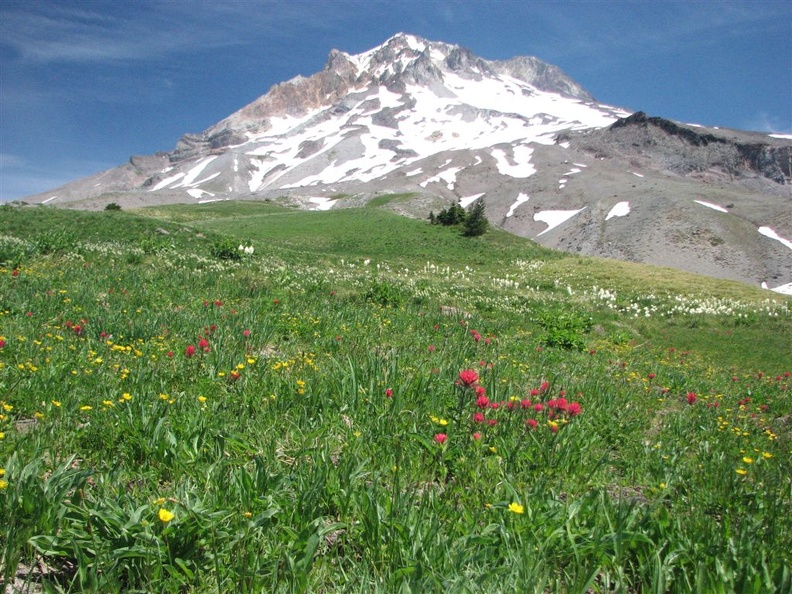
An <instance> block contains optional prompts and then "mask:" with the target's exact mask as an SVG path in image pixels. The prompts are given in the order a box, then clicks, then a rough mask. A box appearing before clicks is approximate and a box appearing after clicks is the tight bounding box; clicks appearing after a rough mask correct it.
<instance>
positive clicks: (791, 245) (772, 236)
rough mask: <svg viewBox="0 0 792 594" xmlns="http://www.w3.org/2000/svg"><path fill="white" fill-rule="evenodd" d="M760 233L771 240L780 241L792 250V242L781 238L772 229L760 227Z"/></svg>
mask: <svg viewBox="0 0 792 594" xmlns="http://www.w3.org/2000/svg"><path fill="white" fill-rule="evenodd" d="M758 231H759V233H761V234H762V235H764V236H765V237H769V238H770V239H775V240H776V241H780V242H781V243H782V244H783V245H785V246H786V247H788V248H789V249H790V250H792V241H790V240H788V239H785V238H783V237H781V236H780V235H779V234H778V233H776V232H775V231H774V230H773V229H772V228H770V227H759V229H758Z"/></svg>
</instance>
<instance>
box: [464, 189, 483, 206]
mask: <svg viewBox="0 0 792 594" xmlns="http://www.w3.org/2000/svg"><path fill="white" fill-rule="evenodd" d="M484 194H486V192H482V193H481V194H473V195H472V196H465V197H464V198H460V199H459V206H461V207H462V208H467V207H468V206H470V205H471V204H473V203H474V202H475V201H476V200H478V199H479V198H481V197H482V196H483V195H484Z"/></svg>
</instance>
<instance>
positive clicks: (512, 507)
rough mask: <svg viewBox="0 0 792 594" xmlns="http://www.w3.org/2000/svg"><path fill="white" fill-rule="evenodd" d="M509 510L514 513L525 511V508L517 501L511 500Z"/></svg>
mask: <svg viewBox="0 0 792 594" xmlns="http://www.w3.org/2000/svg"><path fill="white" fill-rule="evenodd" d="M509 511H510V512H512V513H515V514H523V513H525V508H524V507H523V506H522V505H520V504H519V503H515V502H512V503H510V504H509Z"/></svg>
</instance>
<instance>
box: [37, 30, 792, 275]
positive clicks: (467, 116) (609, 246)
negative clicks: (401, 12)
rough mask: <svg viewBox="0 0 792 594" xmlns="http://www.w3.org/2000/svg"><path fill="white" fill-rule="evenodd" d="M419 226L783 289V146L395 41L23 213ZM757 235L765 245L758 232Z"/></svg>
mask: <svg viewBox="0 0 792 594" xmlns="http://www.w3.org/2000/svg"><path fill="white" fill-rule="evenodd" d="M405 192H407V193H413V194H414V198H413V199H412V200H399V201H394V202H393V204H391V205H390V206H389V208H393V209H394V210H396V211H397V212H399V213H401V214H404V215H407V216H415V217H420V218H425V217H427V216H428V214H429V211H430V210H434V211H435V212H438V211H440V210H441V209H443V208H445V207H447V206H448V204H449V203H450V202H460V203H462V204H470V203H472V202H473V201H474V200H475V199H476V197H479V196H482V195H483V196H485V199H486V209H487V210H486V212H487V217H488V218H489V220H490V222H491V223H493V224H495V225H499V226H501V227H503V228H504V229H506V230H508V231H510V232H512V233H515V234H518V235H521V236H524V237H528V238H531V239H533V240H535V241H537V242H539V243H542V244H544V245H547V246H550V247H554V248H558V249H562V250H566V251H569V252H573V253H580V254H589V255H600V256H608V257H615V258H621V259H625V260H632V261H639V262H649V263H653V264H663V265H668V266H673V267H677V268H682V269H684V270H689V271H692V272H699V273H703V274H708V275H711V276H718V277H722V278H729V279H735V280H742V281H745V282H751V283H756V284H759V283H760V282H763V281H766V282H767V283H768V285H769V286H770V287H777V286H779V285H782V284H785V283H789V282H792V249H790V248H789V247H788V245H789V244H788V243H785V241H786V240H792V140H790V139H785V138H773V137H771V136H769V135H766V134H760V133H754V132H740V131H735V130H723V129H717V128H704V127H701V126H693V125H689V124H683V123H680V122H673V121H670V120H667V119H664V118H660V117H651V116H648V115H647V114H645V113H643V112H637V113H634V114H630V113H629V112H627V111H625V110H623V109H619V108H615V107H611V106H607V105H602V104H599V103H597V102H596V101H595V100H594V98H593V97H591V95H590V94H589V93H587V92H586V91H585V90H584V89H583V88H581V87H580V85H578V84H577V83H576V82H575V81H573V80H572V79H571V78H569V77H568V76H567V75H565V74H564V73H563V72H562V71H561V70H560V69H558V68H557V67H555V66H553V65H550V64H546V63H544V62H542V61H541V60H539V59H537V58H534V57H524V56H523V57H515V58H512V59H510V60H504V61H492V60H486V59H483V58H480V57H478V56H476V55H475V54H473V53H472V52H471V51H470V50H468V49H466V48H462V47H458V46H454V45H449V44H446V43H441V42H435V41H427V40H425V39H421V38H418V37H415V36H412V35H406V34H398V35H395V36H394V37H392V38H391V39H389V40H387V41H386V42H385V43H383V44H382V45H381V46H379V47H377V48H374V49H372V50H370V51H368V52H364V53H362V54H358V55H354V56H352V55H349V54H346V53H344V52H342V51H339V50H332V51H331V52H330V55H329V56H328V59H327V62H326V64H325V66H324V68H323V69H322V70H321V71H320V72H317V73H315V74H313V75H311V76H307V77H302V76H297V77H295V78H293V79H291V80H289V81H286V82H283V83H280V84H277V85H274V86H273V87H272V88H271V89H270V90H269V91H268V92H267V93H266V94H265V95H263V96H261V97H259V98H258V99H256V100H255V101H253V102H252V103H250V104H249V105H246V106H244V107H242V108H241V109H240V110H238V111H237V112H235V113H233V114H231V115H229V116H228V117H227V118H225V119H223V120H222V121H220V122H218V123H217V124H215V125H213V126H211V127H210V128H208V129H207V130H205V131H204V132H202V133H200V134H185V135H184V136H182V138H180V139H179V140H178V142H177V143H176V147H175V149H174V150H173V151H170V152H162V153H157V154H155V155H151V156H142V157H141V156H135V157H132V158H131V159H130V161H129V163H127V164H125V165H122V166H120V167H117V168H115V169H112V170H110V171H106V172H102V173H100V174H97V175H95V176H91V177H88V178H84V179H82V180H77V181H75V182H72V183H70V184H67V185H65V186H62V187H60V188H56V189H54V190H52V191H50V192H46V193H43V194H39V195H37V196H32V197H29V199H28V201H29V202H34V203H35V202H38V203H47V204H50V205H63V206H72V207H78V208H103V207H104V205H105V204H107V203H109V202H116V203H117V204H120V205H121V206H122V207H131V206H146V205H155V204H161V203H174V202H187V203H200V202H204V201H213V200H226V199H238V198H239V199H247V200H250V199H265V198H267V199H271V200H278V201H282V202H286V203H290V204H294V205H297V206H299V207H302V208H306V207H307V208H310V207H311V205H315V204H316V202H314V201H312V200H310V199H311V198H316V197H328V196H339V195H343V196H345V197H344V198H341V199H337V200H334V202H333V208H343V207H344V206H358V205H362V204H365V203H366V202H367V201H368V200H370V199H371V198H373V197H376V196H378V195H382V194H386V193H405ZM760 230H761V231H760Z"/></svg>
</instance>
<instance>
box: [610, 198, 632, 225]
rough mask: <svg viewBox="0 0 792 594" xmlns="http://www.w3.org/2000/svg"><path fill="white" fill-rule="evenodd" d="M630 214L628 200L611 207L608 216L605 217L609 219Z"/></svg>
mask: <svg viewBox="0 0 792 594" xmlns="http://www.w3.org/2000/svg"><path fill="white" fill-rule="evenodd" d="M628 214H630V203H629V202H627V201H626V200H625V201H623V202H617V203H616V204H615V205H614V206H613V208H611V209H610V212H608V216H606V217H605V220H606V221H609V220H610V219H612V218H613V217H626V216H627V215H628Z"/></svg>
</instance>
